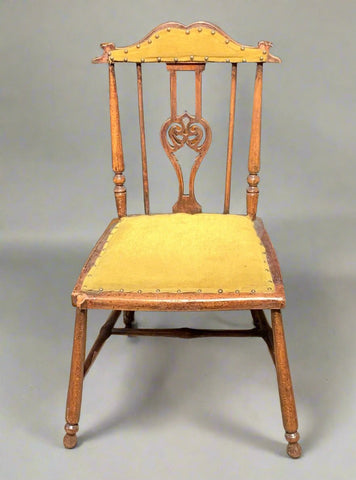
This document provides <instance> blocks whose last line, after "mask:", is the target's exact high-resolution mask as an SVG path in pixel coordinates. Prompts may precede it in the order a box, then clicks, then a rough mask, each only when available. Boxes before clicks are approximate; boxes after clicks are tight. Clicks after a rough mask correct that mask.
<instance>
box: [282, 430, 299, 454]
mask: <svg viewBox="0 0 356 480" xmlns="http://www.w3.org/2000/svg"><path fill="white" fill-rule="evenodd" d="M299 438H300V437H299V433H298V432H295V433H286V440H287V442H288V445H287V453H288V455H289V456H290V457H291V458H299V457H300V456H301V454H302V447H301V446H300V445H299V443H298V440H299Z"/></svg>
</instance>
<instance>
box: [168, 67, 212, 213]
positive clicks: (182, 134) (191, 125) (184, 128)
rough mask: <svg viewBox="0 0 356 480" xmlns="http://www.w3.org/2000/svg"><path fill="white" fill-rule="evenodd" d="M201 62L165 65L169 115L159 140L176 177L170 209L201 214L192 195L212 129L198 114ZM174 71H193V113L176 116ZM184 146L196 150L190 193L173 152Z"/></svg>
mask: <svg viewBox="0 0 356 480" xmlns="http://www.w3.org/2000/svg"><path fill="white" fill-rule="evenodd" d="M204 68H205V65H204V64H179V65H177V64H167V69H168V71H169V72H170V92H171V116H170V118H168V119H167V120H166V121H165V123H164V124H163V125H162V128H161V141H162V145H163V148H164V150H165V152H166V153H167V155H168V158H169V159H170V161H171V163H172V165H173V167H174V169H175V171H176V174H177V178H178V183H179V193H178V200H177V202H176V203H175V205H173V212H175V213H177V212H186V213H200V212H201V211H202V208H201V205H200V204H199V203H198V202H197V200H196V198H195V194H194V181H195V176H196V174H197V171H198V168H199V166H200V164H201V162H202V161H203V158H204V157H205V155H206V152H207V151H208V148H209V147H210V143H211V129H210V126H209V124H208V122H207V121H206V120H204V118H202V116H201V97H202V95H201V74H202V72H203V70H204ZM177 70H194V71H195V115H190V114H189V113H188V112H184V113H183V114H182V115H177V75H176V72H177ZM184 146H187V147H189V148H191V149H192V150H193V151H195V152H196V153H197V156H196V157H195V160H194V163H193V166H192V168H191V171H190V176H189V193H185V188H184V178H183V171H182V167H181V165H180V163H179V161H178V159H177V157H176V155H175V152H177V151H178V150H180V149H181V148H183V147H184Z"/></svg>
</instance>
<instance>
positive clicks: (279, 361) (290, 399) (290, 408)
mask: <svg viewBox="0 0 356 480" xmlns="http://www.w3.org/2000/svg"><path fill="white" fill-rule="evenodd" d="M271 317H272V330H273V341H274V354H275V361H276V373H277V381H278V389H279V398H280V402H281V410H282V419H283V426H284V428H285V431H286V439H287V441H288V446H287V453H288V455H289V456H290V457H292V458H298V457H300V455H301V453H302V449H301V447H300V445H299V443H298V440H299V433H298V419H297V410H296V407H295V400H294V393H293V386H292V379H291V374H290V370H289V363H288V355H287V347H286V342H285V338H284V329H283V322H282V314H281V311H280V310H272V312H271Z"/></svg>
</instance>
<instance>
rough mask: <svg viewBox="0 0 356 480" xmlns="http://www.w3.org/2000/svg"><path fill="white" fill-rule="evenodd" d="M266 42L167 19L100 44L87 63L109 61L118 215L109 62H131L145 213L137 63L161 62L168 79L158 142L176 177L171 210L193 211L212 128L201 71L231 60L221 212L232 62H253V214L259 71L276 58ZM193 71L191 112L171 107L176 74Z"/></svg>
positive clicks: (115, 160) (118, 144)
mask: <svg viewBox="0 0 356 480" xmlns="http://www.w3.org/2000/svg"><path fill="white" fill-rule="evenodd" d="M271 45H272V44H271V43H270V42H267V41H262V42H259V43H258V45H257V46H256V47H252V46H247V45H242V44H240V43H238V42H236V41H235V40H233V39H232V38H231V37H230V36H229V35H227V34H226V33H225V32H224V31H223V30H221V29H220V28H219V27H217V26H216V25H213V24H211V23H207V22H196V23H193V24H191V25H189V26H185V25H182V24H181V23H176V22H168V23H164V24H162V25H159V26H158V27H156V28H155V29H153V30H152V31H151V32H150V33H149V34H148V35H146V36H145V37H144V38H143V39H142V40H140V41H139V42H137V43H135V44H133V45H129V46H126V47H115V45H114V44H113V43H103V44H101V47H102V48H103V50H104V53H103V54H102V56H100V57H98V58H95V59H94V60H93V63H107V64H108V66H109V95H110V123H111V147H112V168H113V171H114V174H115V175H114V184H115V187H114V193H115V199H116V206H117V211H118V216H119V217H122V216H125V215H126V211H127V210H126V187H125V175H124V170H125V165H124V155H123V148H122V136H121V127H120V114H119V103H118V96H117V86H116V78H115V63H117V62H118V63H132V62H133V63H136V71H137V95H138V110H139V124H140V125H139V126H140V142H141V160H142V177H143V198H144V208H145V213H146V214H149V213H150V199H149V182H148V168H147V152H146V135H145V119H144V106H143V88H142V65H143V64H144V63H162V62H164V63H165V64H166V66H167V70H168V73H169V82H170V116H169V118H168V119H167V120H166V121H165V122H164V123H163V125H162V127H161V132H160V137H161V143H162V146H163V148H164V150H165V152H166V154H167V156H168V158H169V160H170V161H171V163H172V165H173V167H174V169H175V172H176V174H177V178H178V200H177V202H176V203H175V204H174V205H173V209H172V210H173V212H174V213H176V212H186V213H199V212H201V211H202V207H201V205H200V204H199V203H198V201H197V199H196V197H195V193H194V185H195V177H196V174H197V171H198V169H199V166H200V164H201V163H202V161H203V160H204V157H205V156H206V153H207V151H208V149H209V147H210V144H211V140H212V132H211V128H210V126H209V123H208V122H207V120H205V119H204V117H203V116H202V75H203V72H204V70H205V67H206V65H207V64H209V63H211V62H219V63H228V64H231V82H230V108H229V126H228V135H227V154H226V175H225V195H224V209H223V212H224V213H229V212H230V193H231V168H232V153H233V140H234V130H235V108H236V85H237V65H238V64H239V63H256V77H255V85H254V94H253V107H252V124H251V134H250V148H249V157H248V172H249V173H248V177H247V183H248V185H247V191H246V203H247V214H248V215H249V216H250V217H251V218H255V216H256V212H257V202H258V195H259V187H258V183H259V180H260V179H259V175H258V173H259V170H260V143H261V106H262V74H263V64H264V63H280V59H279V58H278V57H275V56H273V55H271V54H270V51H269V50H270V47H271ZM186 71H190V72H194V77H195V111H194V113H188V112H183V113H181V112H179V111H178V110H177V73H180V72H186ZM183 147H187V148H189V149H191V150H192V151H193V152H194V156H195V158H194V161H193V165H192V167H191V170H190V174H189V182H186V183H189V185H185V182H184V177H183V171H182V167H181V164H180V162H179V160H178V159H177V152H178V151H179V150H181V149H182V148H183Z"/></svg>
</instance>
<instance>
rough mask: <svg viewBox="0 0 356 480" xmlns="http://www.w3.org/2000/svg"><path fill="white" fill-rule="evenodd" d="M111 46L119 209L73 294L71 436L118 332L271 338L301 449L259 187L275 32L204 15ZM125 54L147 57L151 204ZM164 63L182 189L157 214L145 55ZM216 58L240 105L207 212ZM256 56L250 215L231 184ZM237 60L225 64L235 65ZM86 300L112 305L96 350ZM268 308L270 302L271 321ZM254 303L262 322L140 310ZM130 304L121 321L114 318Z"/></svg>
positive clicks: (290, 436)
mask: <svg viewBox="0 0 356 480" xmlns="http://www.w3.org/2000/svg"><path fill="white" fill-rule="evenodd" d="M101 47H102V48H103V50H104V53H103V54H102V56H101V57H98V58H95V59H94V60H93V63H106V64H107V65H108V68H109V94H110V120H111V147H112V168H113V171H114V174H115V175H114V184H115V187H114V192H115V200H116V206H117V212H118V218H115V219H114V220H112V221H111V222H110V224H109V226H108V227H107V229H106V230H105V232H104V234H103V235H102V236H101V238H100V240H99V241H98V243H97V244H96V245H95V247H94V249H93V251H92V252H91V254H90V256H89V259H88V260H87V262H86V263H85V265H84V268H83V270H82V272H81V274H80V277H79V280H78V282H77V284H76V285H75V287H74V290H73V293H72V302H73V306H74V307H76V319H75V327H74V342H73V353H72V364H71V371H70V380H69V389H68V398H67V408H66V422H67V423H66V425H65V431H66V434H65V436H64V446H65V447H66V448H73V447H74V446H75V445H76V442H77V432H78V429H79V427H78V422H79V414H80V408H81V397H82V386H83V379H84V376H85V375H86V373H87V372H88V370H89V368H90V366H91V365H92V364H93V362H94V360H95V358H96V356H97V355H98V353H99V351H100V349H101V347H102V346H103V344H104V342H105V341H106V340H107V339H108V338H109V336H110V335H130V336H134V335H146V336H154V335H158V336H168V337H180V338H195V337H204V336H209V337H214V336H219V337H222V336H230V337H262V338H263V340H264V341H265V342H266V344H267V346H268V349H269V352H270V354H271V357H272V360H273V362H274V364H275V368H276V372H277V381H278V388H279V396H280V403H281V410H282V419H283V425H284V428H285V437H286V440H287V442H288V446H287V453H288V454H289V455H290V456H291V457H293V458H298V457H299V456H300V455H301V447H300V445H299V443H298V440H299V434H298V431H297V429H298V425H297V414H296V407H295V401H294V395H293V388H292V383H291V376H290V371H289V366H288V358H287V350H286V344H285V339H284V332H283V323H282V316H281V308H283V307H284V306H285V294H284V288H283V283H282V277H281V274H280V270H279V265H278V261H277V257H276V254H275V252H274V249H273V247H272V244H271V242H270V239H269V237H268V235H267V232H266V230H265V229H264V226H263V223H262V221H261V220H260V219H259V218H257V217H256V210H257V201H258V195H259V188H258V183H259V176H258V173H259V169H260V139H261V100H262V72H263V64H264V63H280V59H279V58H277V57H275V56H273V55H271V54H270V52H269V50H270V47H271V43H269V42H265V41H262V42H259V43H258V46H257V47H251V46H245V45H242V44H240V43H237V42H236V41H234V40H233V39H232V38H230V37H229V36H228V35H227V34H226V33H225V32H223V31H222V30H221V29H220V28H218V27H216V26H215V25H212V24H210V23H206V22H196V23H193V24H191V25H189V26H184V25H182V24H180V23H175V22H169V23H165V24H162V25H159V26H158V27H156V28H155V29H154V30H152V31H151V32H150V33H149V34H148V35H146V36H145V37H144V38H143V39H142V40H141V41H140V42H138V43H136V44H133V45H130V46H127V47H120V48H116V47H115V45H114V44H113V43H104V44H102V45H101ZM115 62H121V63H125V62H134V63H136V68H137V91H138V111H139V127H140V143H141V152H142V173H143V197H144V211H145V214H144V215H132V216H127V214H126V188H125V176H124V156H123V148H122V138H121V128H120V116H119V105H118V97H117V89H116V79H115ZM152 62H153V63H155V62H163V63H165V64H166V67H167V70H168V74H169V78H170V117H169V118H168V120H166V121H165V122H164V123H163V125H162V128H161V132H160V137H161V142H162V146H163V148H164V150H165V152H166V154H167V156H168V157H169V160H170V161H171V163H172V165H173V167H174V169H175V172H176V174H177V177H178V185H179V193H178V200H177V202H176V203H175V205H174V206H173V213H170V214H159V215H152V214H150V205H149V189H148V171H147V155H146V138H145V122H144V111H143V90H142V64H143V63H152ZM210 62H223V63H224V64H226V63H228V64H230V67H231V85H230V87H229V88H230V113H229V124H228V132H227V159H226V179H225V197H224V209H223V213H201V212H202V208H201V205H200V204H199V203H198V201H197V199H196V197H195V194H194V181H195V177H196V174H197V170H198V168H199V166H200V164H201V162H202V161H203V159H204V157H205V155H206V153H207V151H208V149H209V146H210V143H211V139H212V134H211V129H210V126H209V124H208V122H207V121H206V120H205V119H204V118H203V116H202V74H203V71H204V69H205V67H206V66H207V65H208V64H209V63H210ZM246 62H247V63H250V62H253V63H256V77H255V84H254V94H253V107H252V127H251V137H250V148H249V158H248V171H249V174H248V177H247V182H248V186H247V195H246V201H247V214H246V215H235V214H231V213H230V186H231V166H232V152H233V136H234V122H235V103H236V102H235V100H236V82H237V64H238V63H246ZM226 67H227V66H225V68H226ZM185 71H190V72H194V76H195V112H194V114H191V113H187V112H185V113H180V112H179V111H178V110H177V73H179V72H185ZM183 147H186V148H187V147H189V148H190V149H192V150H193V151H194V152H195V153H194V155H195V160H194V162H193V166H192V168H191V171H190V177H189V188H188V189H187V190H186V189H185V185H184V177H183V173H182V169H181V165H180V163H179V161H178V159H177V155H176V153H177V152H178V151H179V150H180V149H181V148H183ZM88 309H107V310H111V313H110V315H109V318H108V319H107V321H106V322H105V324H104V325H103V326H102V328H101V330H100V333H99V335H98V338H97V339H96V341H95V342H94V344H93V346H92V348H91V350H90V351H89V353H88V355H87V356H86V354H85V341H86V324H87V312H88ZM264 309H268V310H271V324H272V326H270V324H269V323H268V320H267V319H266V316H265V314H264V311H263V310H264ZM138 310H142V311H157V310H158V311H167V312H168V311H209V310H210V311H211V310H250V311H251V314H252V321H253V327H252V328H250V329H244V330H241V329H240V330H226V329H225V330H207V329H193V328H168V329H166V328H164V329H163V328H160V329H152V328H138V327H137V325H136V324H134V313H135V311H138ZM121 313H122V315H123V322H124V325H125V326H124V327H123V328H115V323H116V321H117V319H118V317H119V315H120V314H121Z"/></svg>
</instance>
